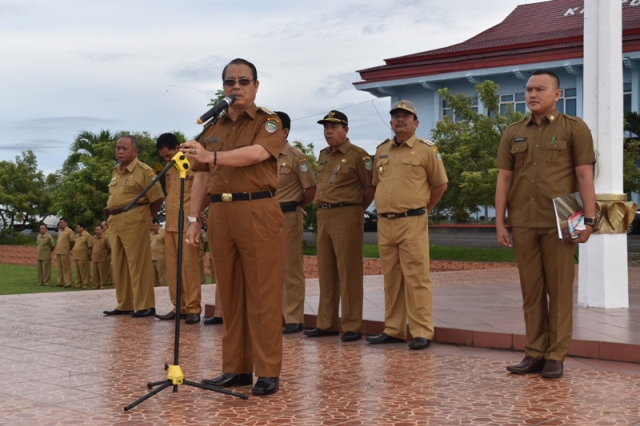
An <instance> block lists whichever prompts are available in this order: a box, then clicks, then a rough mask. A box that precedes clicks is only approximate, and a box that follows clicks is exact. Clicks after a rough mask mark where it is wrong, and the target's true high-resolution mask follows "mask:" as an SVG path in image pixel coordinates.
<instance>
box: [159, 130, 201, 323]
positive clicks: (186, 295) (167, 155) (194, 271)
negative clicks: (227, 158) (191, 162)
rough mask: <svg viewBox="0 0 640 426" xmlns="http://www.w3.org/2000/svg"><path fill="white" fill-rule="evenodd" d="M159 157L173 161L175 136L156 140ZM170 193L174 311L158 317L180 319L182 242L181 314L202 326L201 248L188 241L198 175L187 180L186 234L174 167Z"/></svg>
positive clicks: (169, 241)
mask: <svg viewBox="0 0 640 426" xmlns="http://www.w3.org/2000/svg"><path fill="white" fill-rule="evenodd" d="M156 149H157V150H158V154H160V156H161V157H162V158H163V159H164V161H166V162H170V161H171V160H172V159H173V157H174V156H175V155H176V154H177V153H178V152H179V149H180V143H179V142H178V138H177V137H176V136H175V135H174V134H173V133H163V134H161V135H160V136H159V137H158V140H157V141H156ZM165 176H166V190H167V200H166V202H165V212H166V215H167V220H166V221H165V225H164V227H165V229H164V230H165V234H164V243H165V244H164V245H165V249H166V253H167V274H168V277H169V296H170V297H171V303H172V304H173V309H172V310H171V312H168V313H166V314H164V315H156V318H158V319H160V320H170V319H174V318H175V317H176V303H177V300H178V298H177V296H178V293H177V289H178V242H179V241H181V240H182V242H183V244H182V272H181V275H180V284H181V289H182V291H181V293H180V305H181V306H180V309H179V315H180V316H181V317H183V318H185V319H186V320H185V323H186V324H200V313H201V312H202V290H201V285H200V273H199V272H200V271H199V269H198V248H197V247H193V246H192V245H189V244H187V243H186V242H185V239H186V237H187V228H188V223H189V221H190V220H192V219H193V218H190V217H189V216H187V215H188V214H189V209H190V206H191V187H192V186H193V179H194V176H195V172H194V171H193V170H191V169H189V170H187V175H186V177H185V179H184V194H183V195H184V199H183V203H182V206H183V207H182V209H183V215H184V218H185V223H184V224H183V233H182V235H181V234H179V233H178V225H179V221H178V216H179V213H180V185H181V183H180V181H181V178H180V171H179V170H178V169H177V168H175V167H172V168H171V169H169V171H168V172H167V174H166V175H165Z"/></svg>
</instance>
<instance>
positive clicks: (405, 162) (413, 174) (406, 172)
mask: <svg viewBox="0 0 640 426" xmlns="http://www.w3.org/2000/svg"><path fill="white" fill-rule="evenodd" d="M400 176H403V177H408V178H411V179H420V177H422V176H424V169H423V168H422V166H421V165H420V160H418V159H417V158H404V159H402V162H401V164H400Z"/></svg>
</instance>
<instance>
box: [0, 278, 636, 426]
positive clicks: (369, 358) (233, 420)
mask: <svg viewBox="0 0 640 426" xmlns="http://www.w3.org/2000/svg"><path fill="white" fill-rule="evenodd" d="M638 270H640V268H635V267H632V268H630V271H631V273H630V283H631V286H632V287H636V285H637V283H636V281H634V280H635V279H636V278H635V277H636V276H638V275H640V272H638ZM433 276H434V282H435V284H436V286H435V303H434V320H435V325H436V328H437V331H436V333H437V335H436V341H437V342H436V343H434V344H433V345H432V346H431V347H430V348H429V349H427V350H425V351H410V350H409V349H408V348H407V346H406V345H405V344H392V345H383V346H382V347H379V346H374V347H372V346H370V345H368V344H367V343H365V342H364V340H361V341H359V342H355V343H342V342H340V340H339V338H338V337H322V338H318V339H310V338H306V337H304V336H303V335H302V334H301V333H299V334H294V335H288V336H284V351H285V352H284V353H285V358H284V366H283V372H282V376H281V386H280V391H279V392H278V393H277V394H275V395H272V396H268V397H254V396H252V395H251V392H250V387H246V388H236V389H234V390H235V391H238V392H245V393H246V394H248V395H249V398H248V399H247V400H243V399H240V398H237V397H234V396H229V395H225V394H222V393H218V392H212V391H208V390H203V389H199V388H195V387H191V386H186V385H182V386H178V392H177V393H174V392H172V391H171V388H167V389H165V390H164V391H162V392H160V393H158V394H157V395H155V396H153V397H151V398H150V399H148V400H146V401H144V402H142V403H141V404H139V405H138V406H136V407H134V408H132V409H131V410H129V411H124V407H125V406H126V405H128V404H130V403H132V402H134V401H135V400H136V399H138V398H140V397H142V396H143V395H145V394H146V393H147V392H148V390H147V387H146V383H147V382H149V381H160V380H165V379H166V375H167V373H166V371H165V370H164V365H165V363H169V364H172V363H173V357H174V352H173V349H174V337H173V330H174V323H173V322H172V321H167V322H165V321H162V322H161V321H158V320H156V319H154V318H141V319H134V318H130V317H104V316H103V315H102V311H103V310H104V309H112V308H113V307H114V306H115V293H114V290H100V291H85V292H61V293H41V294H32V295H13V296H2V297H0V362H1V363H2V370H1V371H2V374H0V383H1V386H0V400H1V401H2V404H0V425H39V426H45V425H80V424H87V425H245V424H246V425H501V426H506V425H580V426H585V425H633V424H638V425H640V403H639V401H640V364H638V363H636V362H621V361H610V360H607V359H625V360H632V359H636V358H637V357H640V351H638V350H637V347H636V346H637V345H640V328H639V327H638V322H640V313H639V312H638V309H637V308H636V307H637V306H640V290H636V289H635V288H632V289H631V290H630V295H631V301H632V302H631V303H632V308H630V309H615V310H611V311H608V310H598V309H584V308H576V314H575V324H574V328H575V333H574V334H575V335H576V338H577V339H578V344H577V345H576V348H577V349H576V348H574V347H573V346H572V350H575V351H578V352H581V351H582V352H583V355H584V356H571V357H570V358H568V359H567V361H566V362H565V375H564V377H562V378H561V379H559V380H544V379H542V378H541V377H540V376H538V375H528V376H516V375H511V374H508V373H507V372H506V371H505V367H506V366H507V365H508V364H510V363H514V362H518V361H519V360H520V359H521V358H522V356H523V355H522V352H520V351H518V350H517V349H518V346H519V345H521V341H522V336H521V334H522V332H523V331H524V327H523V324H522V321H523V320H522V314H521V311H520V309H521V308H520V300H519V287H518V282H517V272H516V270H515V268H506V269H501V270H483V271H459V272H441V273H434V274H433ZM381 286H382V279H381V277H380V276H367V277H366V278H365V297H366V301H365V318H366V319H367V320H368V321H367V323H366V327H367V330H365V332H369V333H373V332H377V331H378V330H379V329H380V327H381V326H382V325H381V320H382V318H383V315H384V306H383V300H384V298H383V293H382V287H381ZM214 289H215V287H214V286H213V285H206V286H203V292H204V294H203V300H204V301H205V302H209V303H212V302H213V300H214ZM307 299H308V302H307V308H306V312H307V314H308V315H307V324H306V325H307V326H312V325H313V322H314V321H315V319H314V316H313V314H314V310H315V309H316V307H317V280H308V298H307ZM156 300H157V308H158V311H159V312H160V313H164V312H165V311H168V310H169V309H170V302H169V296H168V291H167V288H166V287H165V288H156ZM221 332H222V329H221V327H220V326H202V325H184V322H183V323H182V325H181V339H180V341H181V345H180V352H179V353H180V359H179V364H180V366H181V368H182V370H183V371H184V374H185V377H186V379H188V380H191V381H194V382H199V381H200V380H201V379H202V378H212V377H214V376H216V375H217V374H218V373H219V372H220V356H221V351H220V336H221ZM438 341H455V342H456V343H457V344H455V345H454V344H444V343H438ZM506 342H510V345H511V348H513V349H516V350H508V349H491V348H492V347H498V348H501V347H505V346H507V343H506ZM479 346H480V347H479Z"/></svg>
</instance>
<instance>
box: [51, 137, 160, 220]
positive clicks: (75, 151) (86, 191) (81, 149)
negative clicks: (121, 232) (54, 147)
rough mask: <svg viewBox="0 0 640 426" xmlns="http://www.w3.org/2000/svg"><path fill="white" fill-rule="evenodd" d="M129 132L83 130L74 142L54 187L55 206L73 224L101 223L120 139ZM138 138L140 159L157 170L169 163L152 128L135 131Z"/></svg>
mask: <svg viewBox="0 0 640 426" xmlns="http://www.w3.org/2000/svg"><path fill="white" fill-rule="evenodd" d="M128 133H129V132H126V131H119V132H114V133H111V132H109V131H106V130H102V131H101V132H100V134H92V133H90V132H87V131H81V132H80V133H79V134H78V137H77V138H76V141H75V142H74V143H73V144H72V146H71V153H70V154H69V157H68V158H67V160H66V161H65V163H64V166H63V168H62V170H61V171H60V172H59V176H58V182H59V184H58V187H57V189H56V190H55V191H54V196H55V200H56V202H55V206H54V207H55V209H56V211H59V212H60V213H61V214H62V216H64V217H65V218H67V220H68V222H69V223H70V224H71V225H74V224H76V223H78V222H80V221H84V222H86V223H87V224H90V225H93V224H98V223H100V222H101V221H102V220H104V212H103V211H104V208H105V207H106V206H107V200H108V198H109V186H108V185H109V182H110V181H111V173H112V170H113V168H114V167H115V166H116V164H117V163H116V158H115V149H116V144H117V142H118V139H119V138H120V137H122V136H124V135H126V134H128ZM133 135H134V136H136V138H137V139H138V145H139V152H138V159H139V160H140V161H142V162H143V163H146V164H148V165H149V166H151V167H152V168H153V169H154V170H155V171H156V172H157V171H160V170H162V169H163V168H164V166H165V163H164V160H162V159H161V158H160V157H159V156H158V154H157V151H156V147H155V140H154V139H153V138H152V137H151V135H150V134H149V133H148V132H142V133H134V134H133Z"/></svg>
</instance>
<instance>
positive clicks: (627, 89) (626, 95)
mask: <svg viewBox="0 0 640 426" xmlns="http://www.w3.org/2000/svg"><path fill="white" fill-rule="evenodd" d="M622 87H623V88H622V93H623V112H624V114H627V113H630V112H631V111H633V109H632V108H631V83H624V84H623V85H622Z"/></svg>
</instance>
